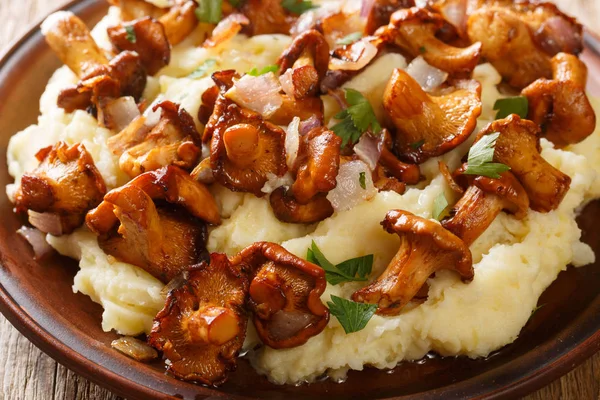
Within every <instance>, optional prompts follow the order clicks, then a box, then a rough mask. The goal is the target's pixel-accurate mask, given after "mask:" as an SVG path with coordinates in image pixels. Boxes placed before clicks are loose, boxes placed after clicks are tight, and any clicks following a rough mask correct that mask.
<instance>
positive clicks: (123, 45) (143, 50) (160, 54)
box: [107, 17, 171, 75]
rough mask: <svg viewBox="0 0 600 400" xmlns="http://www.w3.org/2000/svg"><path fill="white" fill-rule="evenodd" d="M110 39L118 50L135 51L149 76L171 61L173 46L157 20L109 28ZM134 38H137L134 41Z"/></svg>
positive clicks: (147, 18) (146, 19)
mask: <svg viewBox="0 0 600 400" xmlns="http://www.w3.org/2000/svg"><path fill="white" fill-rule="evenodd" d="M107 33H108V37H109V39H110V41H111V43H112V44H113V46H114V47H115V48H116V49H117V51H118V52H121V51H126V50H128V51H135V52H136V53H138V54H139V56H140V58H141V62H142V64H143V65H144V67H145V68H146V71H147V72H148V74H149V75H154V74H156V73H157V72H158V71H159V70H160V69H161V68H163V67H164V66H166V65H168V64H169V61H170V60H171V46H170V45H169V40H168V39H167V35H166V33H165V28H164V27H163V25H162V24H161V23H160V22H158V21H157V20H155V19H153V18H150V17H146V18H142V19H138V20H135V21H131V22H123V23H122V24H119V25H116V26H112V27H109V28H108V29H107ZM132 37H133V38H135V39H133V40H132Z"/></svg>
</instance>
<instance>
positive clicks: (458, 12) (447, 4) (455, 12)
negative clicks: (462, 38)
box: [440, 0, 467, 32]
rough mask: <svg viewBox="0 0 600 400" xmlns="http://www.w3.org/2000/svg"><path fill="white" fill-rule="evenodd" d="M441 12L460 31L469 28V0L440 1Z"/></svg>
mask: <svg viewBox="0 0 600 400" xmlns="http://www.w3.org/2000/svg"><path fill="white" fill-rule="evenodd" d="M440 7H441V10H440V11H441V13H442V16H443V17H444V19H445V20H446V21H448V22H450V23H451V24H452V25H454V27H456V28H458V30H459V31H460V32H464V31H465V30H466V28H467V1H466V0H450V1H444V2H440Z"/></svg>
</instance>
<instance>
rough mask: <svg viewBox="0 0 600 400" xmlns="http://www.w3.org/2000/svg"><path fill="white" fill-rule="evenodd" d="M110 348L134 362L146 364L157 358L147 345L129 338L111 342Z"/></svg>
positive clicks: (156, 354)
mask: <svg viewBox="0 0 600 400" xmlns="http://www.w3.org/2000/svg"><path fill="white" fill-rule="evenodd" d="M110 345H111V347H112V348H113V349H115V350H117V351H119V352H121V353H123V354H125V355H126V356H127V357H130V358H133V359H134V360H136V361H141V362H148V361H152V360H154V359H156V358H158V353H157V352H156V350H154V349H153V348H152V347H150V346H149V345H148V344H146V343H144V342H142V341H141V340H139V339H136V338H134V337H131V336H123V337H121V338H119V339H117V340H113V341H112V343H111V344H110Z"/></svg>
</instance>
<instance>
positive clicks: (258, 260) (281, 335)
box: [231, 242, 329, 349]
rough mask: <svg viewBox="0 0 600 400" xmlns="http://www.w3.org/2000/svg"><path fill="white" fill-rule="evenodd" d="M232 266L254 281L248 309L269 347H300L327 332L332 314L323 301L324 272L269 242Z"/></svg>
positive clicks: (250, 249) (258, 245) (247, 251)
mask: <svg viewBox="0 0 600 400" xmlns="http://www.w3.org/2000/svg"><path fill="white" fill-rule="evenodd" d="M231 262H232V264H233V265H234V266H236V267H239V268H241V270H242V271H245V272H246V273H248V274H250V276H251V277H252V280H251V283H250V299H249V301H248V305H249V307H250V309H251V310H252V311H253V312H254V325H255V327H256V331H257V333H258V335H259V337H260V338H261V340H262V341H263V342H264V343H265V344H266V345H267V346H269V347H272V348H275V349H283V348H290V347H296V346H300V345H302V344H304V343H306V341H307V340H308V339H310V338H311V337H313V336H315V335H317V334H319V333H320V332H321V331H322V330H323V329H324V328H325V326H326V325H327V322H328V321H329V310H328V309H327V307H325V306H324V305H323V303H322V302H321V298H320V296H321V295H322V294H323V292H324V291H325V288H326V286H327V282H326V281H325V271H324V270H323V269H322V268H319V267H317V266H316V265H313V264H311V263H309V262H308V261H305V260H303V259H301V258H298V257H296V256H294V255H293V254H291V253H289V252H288V251H287V250H285V249H284V248H283V247H281V246H279V245H277V244H275V243H268V242H257V243H254V244H253V245H251V246H249V247H247V248H245V249H244V250H242V251H241V252H240V253H239V254H238V255H236V256H235V257H234V258H232V260H231Z"/></svg>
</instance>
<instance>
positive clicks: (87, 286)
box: [7, 0, 600, 384]
mask: <svg viewBox="0 0 600 400" xmlns="http://www.w3.org/2000/svg"><path fill="white" fill-rule="evenodd" d="M155 3H156V4H163V3H164V4H167V2H166V1H164V0H161V1H158V0H156V1H155ZM118 18H119V13H118V10H117V9H115V8H112V9H111V11H110V12H109V15H108V16H107V17H106V18H105V19H104V20H103V21H102V22H101V23H100V24H99V26H98V27H97V28H96V29H95V30H94V37H95V38H96V40H98V42H99V44H100V45H101V46H102V47H103V48H106V49H108V48H109V46H110V43H109V42H108V40H107V38H106V34H105V32H104V31H105V30H106V26H107V25H110V24H111V23H112V22H114V21H116V20H118ZM204 34H205V32H203V31H202V28H201V27H200V28H199V29H198V31H197V32H196V33H195V34H193V35H192V36H191V37H190V38H188V39H187V40H186V41H184V42H183V43H182V44H180V45H178V46H176V47H175V48H174V49H173V57H172V62H171V64H170V65H169V66H168V67H166V68H164V69H163V70H162V71H161V72H160V73H159V75H158V76H157V77H156V78H150V79H149V85H148V88H147V90H146V93H145V96H144V97H145V98H146V99H147V100H148V101H152V100H153V99H154V98H155V97H156V96H158V95H159V94H160V95H162V96H163V97H164V98H166V99H170V100H173V101H176V102H179V103H181V104H182V106H183V107H184V108H185V109H186V110H187V111H188V112H189V113H190V114H191V115H192V116H193V117H194V119H196V118H197V117H196V116H197V112H198V108H199V106H200V97H201V95H202V93H203V92H204V91H205V90H206V89H207V88H209V87H210V86H211V85H212V83H211V80H210V78H208V77H204V78H201V79H190V78H189V77H187V76H188V75H189V74H190V73H191V72H193V71H194V70H196V69H197V68H198V67H200V66H202V65H208V64H205V62H206V61H207V60H214V62H212V61H211V63H212V64H214V65H213V67H211V69H209V70H208V72H209V73H210V72H212V71H215V70H220V69H225V68H235V69H237V70H238V71H240V72H245V71H247V70H249V69H251V68H252V67H259V68H260V67H263V66H266V65H270V64H273V63H274V62H275V60H276V59H277V57H278V56H279V54H280V53H281V52H282V50H283V49H284V48H285V47H286V46H287V45H288V44H289V43H290V40H291V39H290V38H289V37H287V36H283V35H262V36H257V37H253V38H247V37H245V36H243V35H238V36H236V37H235V38H234V39H233V40H232V41H230V42H229V43H226V44H222V45H220V46H217V48H214V49H210V50H206V49H203V48H201V47H198V46H197V44H198V43H199V42H200V43H201V41H202V40H203V39H202V38H203V35H204ZM394 68H406V60H405V59H404V57H402V56H400V55H397V54H388V55H384V56H383V57H381V58H379V59H378V60H377V61H375V62H374V63H373V65H371V66H369V67H368V68H366V70H365V71H364V72H362V73H361V74H359V75H358V76H356V77H355V78H354V79H352V80H351V81H350V82H348V83H346V84H345V87H348V88H354V89H357V90H359V91H361V92H363V93H364V94H365V96H366V97H367V98H369V99H370V101H371V102H372V104H373V105H374V106H375V109H376V110H377V112H381V110H380V105H381V97H382V93H383V90H384V88H385V84H386V82H387V81H388V79H389V77H390V76H391V74H392V71H393V69H394ZM474 75H475V78H476V79H477V80H479V81H480V82H481V84H482V89H483V113H482V116H481V118H480V120H479V126H480V127H482V126H484V125H485V124H487V123H489V122H490V121H492V120H493V119H494V115H495V112H494V111H493V104H494V102H495V101H496V100H497V99H498V98H499V97H501V95H500V93H499V92H498V90H497V88H496V85H497V84H498V83H499V82H500V80H501V78H500V75H499V74H498V73H497V72H496V70H495V69H494V68H493V67H492V66H491V65H489V64H486V65H481V66H479V67H477V69H476V70H475V74H474ZM75 81H76V79H75V76H74V75H73V74H72V73H71V72H70V71H69V70H68V69H67V68H66V67H63V68H61V69H59V70H58V71H57V72H56V73H55V74H54V76H53V78H52V79H51V80H50V82H49V84H48V87H47V89H46V92H45V94H44V95H43V97H42V100H41V107H40V108H41V112H42V115H41V116H40V118H39V121H38V124H37V125H34V126H31V127H29V128H27V129H26V130H24V131H22V132H20V133H18V134H17V135H15V136H14V137H13V138H12V139H11V142H10V144H9V148H8V162H9V171H10V173H11V175H12V176H14V177H15V181H16V182H17V183H18V181H19V180H20V177H21V176H22V174H23V173H24V172H26V171H30V170H32V169H33V168H35V166H36V165H37V161H36V160H35V157H34V155H35V153H36V152H37V150H39V149H40V148H42V147H45V146H49V145H52V144H54V143H55V142H56V141H58V140H64V141H66V142H67V143H77V142H81V143H83V144H84V145H85V146H86V148H87V149H88V151H89V152H90V154H91V155H92V157H93V158H94V161H95V162H96V165H97V167H98V169H99V170H100V172H101V173H102V175H103V177H104V179H105V181H106V183H107V185H108V186H109V187H110V188H112V187H116V186H119V185H122V184H124V183H125V182H126V181H127V179H128V178H127V177H126V176H124V175H123V173H122V172H121V171H120V169H119V166H118V159H117V158H116V157H114V156H113V155H112V154H111V153H110V151H109V150H108V148H107V146H106V139H107V138H108V137H109V135H110V132H109V131H107V130H106V129H103V128H100V127H99V126H98V124H97V122H96V120H95V119H94V118H92V117H91V116H89V115H88V114H87V113H85V112H81V111H77V112H75V113H73V114H65V113H64V111H62V110H60V109H58V108H57V106H56V96H57V94H58V92H59V91H60V90H61V89H62V88H64V87H66V86H69V85H72V84H74V83H75ZM324 102H325V113H326V115H327V116H331V115H333V114H334V113H336V112H337V107H338V106H337V105H336V104H335V102H334V101H333V100H332V99H331V98H329V97H328V96H324ZM593 104H594V106H595V108H596V110H598V111H600V102H598V101H593ZM196 123H197V125H198V128H199V129H203V127H202V126H201V124H200V123H199V121H197V119H196ZM474 136H475V135H472V137H471V139H470V140H469V141H467V143H465V144H463V145H461V146H460V147H459V148H457V149H455V150H454V151H452V152H450V153H448V154H446V155H444V156H443V157H441V158H440V159H443V160H444V161H445V162H446V163H447V164H448V165H449V166H450V167H451V168H455V167H457V166H458V165H459V163H460V158H461V157H462V156H463V155H464V154H465V153H466V152H467V151H468V147H469V146H470V142H471V141H472V140H473V139H474ZM542 148H543V153H542V155H543V156H544V158H546V159H547V160H548V161H549V162H550V163H551V164H553V165H554V166H556V167H557V168H559V169H561V170H562V171H563V172H565V173H566V174H568V175H569V176H570V177H571V178H572V180H573V181H572V185H571V190H570V191H569V193H568V194H567V196H566V198H565V200H564V201H563V203H562V204H561V206H560V207H559V209H558V210H556V211H552V212H550V213H547V214H541V213H537V212H534V211H530V212H529V214H528V215H527V217H526V218H525V219H523V220H521V221H518V220H516V219H514V218H513V217H512V216H510V215H508V214H501V215H500V216H498V218H496V220H495V221H494V223H493V224H492V225H491V226H490V227H489V229H488V230H487V231H486V232H485V233H484V234H483V235H482V236H481V237H480V238H479V239H478V240H477V241H476V242H475V243H474V244H473V245H472V246H471V251H472V253H473V261H474V263H475V264H474V268H475V278H474V280H473V281H472V282H471V283H469V284H464V283H462V282H461V281H460V279H459V278H458V277H457V276H456V275H455V274H454V273H451V272H448V271H442V272H440V273H438V274H436V276H435V277H434V278H432V279H430V280H429V282H428V283H429V285H430V290H429V297H428V299H427V301H426V302H425V303H423V304H420V305H411V306H409V307H406V309H405V310H404V311H403V312H402V313H401V315H399V316H396V317H381V316H374V317H373V318H372V319H371V320H370V322H369V323H368V325H367V327H366V328H365V329H363V330H362V331H360V332H357V333H352V334H348V335H347V334H345V333H344V331H343V329H342V327H341V326H340V324H339V323H338V321H337V320H336V318H335V317H332V318H331V321H330V322H329V325H328V326H327V327H326V328H325V330H324V331H323V332H322V333H321V334H319V335H317V336H315V337H313V338H311V339H310V340H309V341H308V342H307V343H306V344H305V345H303V346H300V347H297V348H293V349H287V350H274V349H271V348H267V347H260V348H259V349H258V350H252V349H255V347H256V346H255V345H256V344H258V343H257V341H258V339H257V338H256V335H251V334H249V336H248V339H247V341H246V344H245V347H246V348H247V349H250V351H249V353H248V357H249V358H250V359H251V362H252V364H253V365H254V367H255V368H256V369H257V370H258V371H259V372H260V373H263V374H265V375H267V376H268V377H269V379H270V380H272V381H273V382H276V383H281V384H283V383H297V382H303V381H311V380H313V379H315V378H316V377H318V376H320V375H322V374H324V373H327V374H330V375H332V376H335V377H337V378H339V377H341V376H343V375H344V374H345V372H346V371H347V370H348V369H356V370H361V369H363V368H364V366H365V365H372V366H375V367H378V368H392V367H394V366H395V365H396V364H397V363H398V362H400V361H402V360H415V359H420V358H422V357H423V356H424V355H425V354H426V353H427V352H429V351H432V350H433V351H436V352H438V353H440V354H442V355H448V356H455V355H466V356H469V357H483V356H487V355H488V354H490V353H491V352H492V351H495V350H497V349H499V348H501V347H502V346H505V345H507V344H509V343H511V342H513V341H514V340H515V339H516V338H517V336H518V335H519V332H520V331H521V329H522V328H523V326H524V325H525V324H526V322H527V320H528V319H529V316H530V315H531V311H532V309H533V308H534V307H535V305H536V303H537V301H538V298H539V296H540V295H541V293H542V292H543V291H544V290H545V289H546V288H547V287H548V286H549V285H550V284H551V283H552V282H553V281H554V280H555V279H556V277H557V275H558V273H559V272H560V271H562V270H564V269H565V268H566V266H567V265H569V264H572V265H575V266H581V265H586V264H589V263H591V262H593V261H594V253H593V251H592V250H591V248H590V247H589V246H587V245H586V244H584V243H582V242H581V241H580V237H581V231H580V229H579V228H578V227H577V224H576V222H575V217H576V214H577V211H578V210H579V209H580V208H581V206H582V205H583V204H585V203H586V202H588V201H590V200H592V199H595V198H598V197H600V184H599V181H598V180H599V178H598V177H599V176H600V130H598V131H597V132H595V133H594V134H593V135H592V136H591V137H589V138H588V139H586V140H585V141H584V142H583V143H581V144H578V145H575V146H571V147H570V148H568V149H566V150H557V149H554V148H553V146H552V144H551V143H549V142H547V141H545V140H542ZM440 159H433V160H429V161H428V162H426V163H425V164H423V165H422V166H421V169H422V173H423V174H424V175H425V176H426V180H425V182H423V183H421V184H419V185H418V186H417V187H415V188H412V189H409V190H408V191H407V192H406V193H405V194H404V195H398V194H396V193H394V192H383V193H375V192H374V193H373V194H372V195H371V196H368V198H367V199H365V200H364V201H363V202H361V203H359V204H357V205H356V206H355V207H354V208H352V209H350V210H347V211H343V212H338V213H336V214H334V215H333V216H332V217H331V218H328V219H326V220H325V221H322V222H321V223H319V224H315V225H310V226H304V225H292V224H285V223H282V222H280V221H279V220H278V219H277V218H276V217H275V216H274V214H273V212H272V210H271V207H270V206H269V203H268V196H265V197H263V198H257V197H255V196H254V195H251V194H242V193H234V192H231V191H230V190H228V189H226V188H224V187H222V186H219V185H213V186H212V187H211V192H212V193H213V194H214V195H215V197H216V200H217V204H218V206H219V209H220V211H221V215H222V217H223V218H224V221H223V223H222V225H220V226H218V227H215V228H213V229H211V231H210V235H209V240H208V249H209V250H210V251H217V252H223V253H227V254H229V255H233V254H235V253H237V252H238V251H240V250H241V249H243V248H244V247H246V246H248V245H250V244H251V243H254V242H256V241H262V240H265V241H272V242H276V243H281V244H282V245H283V246H284V247H286V248H287V249H288V250H290V251H291V252H292V253H294V254H296V255H298V256H300V257H305V255H306V250H307V248H308V247H309V246H310V243H311V241H312V240H314V241H315V242H316V243H317V244H318V245H319V247H320V248H321V250H322V251H323V252H324V253H325V255H326V256H327V257H328V258H329V259H330V260H331V261H332V262H334V263H339V262H341V261H344V260H347V259H349V258H353V257H358V256H363V255H367V254H374V257H375V258H374V265H373V274H372V277H371V278H372V279H375V278H376V277H377V276H378V275H379V274H380V273H381V272H382V271H383V270H384V269H385V268H386V266H387V264H388V263H389V262H390V260H391V259H392V257H393V256H394V254H395V253H396V251H397V250H398V245H399V239H398V237H397V236H395V235H390V234H388V233H386V232H385V231H384V230H383V229H382V228H381V225H380V222H381V220H382V219H383V218H384V216H385V214H386V213H387V211H389V210H391V209H404V210H408V211H410V212H413V213H415V214H416V215H419V216H421V217H424V218H431V214H432V209H433V203H434V200H435V199H436V197H438V196H439V194H440V193H445V195H446V197H447V198H448V199H451V198H454V199H455V195H454V194H453V193H452V191H451V190H450V189H449V188H448V187H447V185H446V183H445V181H444V179H443V178H442V177H441V176H440V175H439V171H438V167H437V162H438V161H439V160H440ZM14 188H15V186H14V185H9V187H8V188H7V190H8V192H9V195H11V194H12V193H13V191H14ZM342 195H343V193H342ZM455 200H456V199H455ZM48 242H49V243H50V244H51V245H52V246H53V247H54V248H56V249H57V250H58V251H59V252H60V253H61V254H64V255H66V256H69V257H72V258H75V259H79V260H80V264H79V265H80V271H79V272H78V273H77V275H76V276H75V280H74V285H73V290H74V291H76V292H81V293H84V294H86V295H88V296H90V298H91V299H92V300H93V301H95V302H97V303H100V304H101V305H102V306H103V307H104V313H103V316H102V327H103V329H105V330H111V329H114V330H116V331H117V332H119V333H122V334H129V335H136V334H139V333H142V332H149V330H150V328H151V325H152V319H153V317H154V315H155V314H156V313H157V311H158V310H159V309H160V308H161V307H162V305H163V304H164V298H163V295H162V294H161V289H162V288H163V284H162V283H161V282H159V281H158V280H156V279H155V278H153V277H152V276H150V275H149V274H148V273H146V272H145V271H143V270H141V269H139V268H137V267H135V266H132V265H129V264H126V263H122V262H119V261H117V260H115V259H114V258H113V257H110V256H107V255H106V254H105V253H104V252H103V251H102V250H101V249H100V247H99V246H98V243H97V240H96V237H95V236H94V235H93V234H92V233H90V232H89V231H87V230H86V229H85V228H81V229H80V230H78V231H76V232H75V233H73V234H71V235H68V236H63V237H52V236H48ZM360 286H361V283H359V282H352V283H345V284H341V285H337V286H331V285H328V287H327V290H326V291H325V293H324V294H323V296H322V300H323V301H324V302H327V301H329V300H330V296H331V295H336V296H341V297H345V298H349V297H350V296H351V294H352V293H353V292H354V291H355V290H357V289H358V288H359V287H360ZM365 343H368V346H365Z"/></svg>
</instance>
